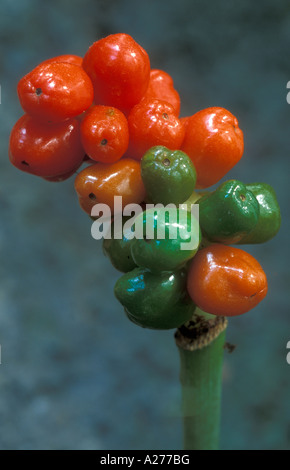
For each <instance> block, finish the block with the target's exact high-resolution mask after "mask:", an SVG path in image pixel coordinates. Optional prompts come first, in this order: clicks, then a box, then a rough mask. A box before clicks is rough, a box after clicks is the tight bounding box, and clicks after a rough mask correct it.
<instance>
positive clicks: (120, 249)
mask: <svg viewBox="0 0 290 470" xmlns="http://www.w3.org/2000/svg"><path fill="white" fill-rule="evenodd" d="M128 220H129V217H124V218H123V221H122V222H123V223H122V227H123V226H124V224H125V223H126V222H127V221H128ZM114 231H115V224H114V221H113V222H112V224H111V238H104V241H103V252H104V254H105V255H106V256H107V257H108V258H109V259H110V261H111V263H112V265H113V266H114V268H116V269H117V270H118V271H121V272H123V273H127V272H129V271H132V269H134V268H136V263H135V262H134V261H133V258H132V255H131V244H132V240H130V239H128V238H127V236H128V235H127V236H126V233H127V232H126V231H124V230H123V231H122V234H118V235H120V238H119V236H118V237H117V236H115V233H114Z"/></svg>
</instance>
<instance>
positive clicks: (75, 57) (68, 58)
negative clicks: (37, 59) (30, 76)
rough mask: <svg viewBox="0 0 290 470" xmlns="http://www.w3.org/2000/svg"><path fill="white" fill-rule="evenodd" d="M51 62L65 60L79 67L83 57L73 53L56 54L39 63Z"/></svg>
mask: <svg viewBox="0 0 290 470" xmlns="http://www.w3.org/2000/svg"><path fill="white" fill-rule="evenodd" d="M52 62H66V63H68V64H75V65H78V66H79V67H81V66H82V63H83V58H82V57H80V56H78V55H74V54H63V55H58V56H56V57H51V58H50V59H46V60H43V61H42V62H41V63H42V64H51V63H52Z"/></svg>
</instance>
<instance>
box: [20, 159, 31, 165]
mask: <svg viewBox="0 0 290 470" xmlns="http://www.w3.org/2000/svg"><path fill="white" fill-rule="evenodd" d="M21 163H22V165H25V166H29V163H27V162H26V161H25V160H23V161H22V162H21Z"/></svg>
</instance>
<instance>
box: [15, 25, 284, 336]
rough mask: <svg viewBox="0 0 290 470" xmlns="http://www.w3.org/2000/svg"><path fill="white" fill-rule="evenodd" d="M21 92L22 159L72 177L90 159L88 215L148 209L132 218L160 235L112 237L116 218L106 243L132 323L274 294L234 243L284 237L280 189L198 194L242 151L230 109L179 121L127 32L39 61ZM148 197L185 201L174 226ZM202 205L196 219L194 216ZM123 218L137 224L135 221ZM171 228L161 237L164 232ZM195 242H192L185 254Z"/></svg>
mask: <svg viewBox="0 0 290 470" xmlns="http://www.w3.org/2000/svg"><path fill="white" fill-rule="evenodd" d="M18 97H19V101H20V104H21V106H22V108H23V110H24V112H25V114H24V115H23V116H22V117H21V118H20V119H19V120H18V121H17V123H16V124H15V126H14V127H13V129H12V132H11V136H10V144H9V156H10V161H11V163H12V164H13V165H14V166H16V167H17V168H18V169H20V170H23V171H25V172H28V173H31V174H33V175H37V176H40V177H42V178H44V179H46V180H48V181H63V180H65V179H67V178H69V177H71V176H72V175H74V174H75V173H76V171H77V170H78V169H79V168H80V167H81V166H82V165H83V164H84V165H85V168H83V169H82V170H81V171H80V172H79V173H78V174H77V177H76V179H75V189H76V192H77V195H78V198H79V202H80V206H81V207H82V209H83V210H84V211H85V212H86V213H88V214H89V215H91V214H92V208H93V207H94V206H95V205H96V204H97V203H103V204H106V205H107V206H108V207H109V208H110V210H111V211H112V214H113V215H114V208H115V205H114V200H115V197H116V196H121V197H122V207H125V206H127V205H128V204H131V203H135V204H142V207H143V211H142V213H141V214H139V215H138V217H137V218H136V220H135V222H134V223H135V224H137V223H139V224H141V226H142V227H143V228H144V230H145V227H146V228H148V226H149V227H151V229H152V231H151V233H153V236H152V237H151V238H148V237H146V236H145V235H144V236H142V237H139V238H136V237H135V238H134V237H133V236H130V233H131V235H132V231H133V227H134V226H136V225H132V224H131V225H130V230H131V232H130V230H129V232H128V230H127V231H126V230H125V231H124V232H123V235H122V237H121V238H117V237H114V235H113V234H114V233H115V232H114V229H113V227H114V220H113V222H112V227H111V234H112V235H113V236H112V237H111V238H106V239H105V240H104V243H103V246H104V252H105V254H106V255H108V256H109V258H110V259H111V261H112V264H113V265H114V266H115V267H116V268H117V269H118V270H120V271H122V272H124V273H125V274H124V275H123V276H122V277H121V278H120V280H119V281H118V282H117V284H116V287H115V294H116V296H117V298H118V299H119V301H120V302H121V303H122V305H123V306H124V307H125V311H126V313H127V315H128V317H129V318H130V319H131V320H132V321H134V322H135V323H137V324H139V325H141V326H145V327H149V328H161V329H163V328H175V327H178V326H180V325H181V324H183V323H184V322H186V321H187V320H189V318H190V317H191V315H192V313H193V311H194V309H195V307H196V305H197V306H198V307H199V308H201V309H203V310H204V311H206V312H208V313H212V314H215V315H228V316H231V315H239V314H242V313H245V312H246V311H248V310H250V309H251V308H253V307H254V306H255V305H257V303H258V302H260V301H261V300H262V299H263V298H264V297H265V295H266V293H267V279H266V276H265V273H264V271H263V269H262V268H261V266H260V265H259V263H258V262H257V261H256V260H255V259H254V258H253V257H252V256H250V255H249V254H247V253H246V252H244V251H242V250H241V249H239V248H233V247H231V246H229V245H232V244H235V243H242V244H244V243H261V242H265V241H267V240H269V239H271V238H272V237H273V236H274V235H275V234H276V233H277V231H278V230H279V226H280V211H279V205H278V203H277V199H276V196H275V193H274V191H273V189H272V188H271V187H270V186H269V185H266V184H263V183H253V184H251V185H244V184H243V183H242V182H240V181H238V180H229V181H227V182H225V183H223V184H222V185H221V186H220V187H219V188H218V189H216V190H215V191H207V192H196V191H195V190H196V189H205V188H208V187H210V186H212V185H214V184H215V183H217V182H218V181H220V179H221V178H223V177H224V176H225V174H226V173H227V172H228V171H229V170H230V169H231V168H232V167H233V166H234V165H235V164H236V163H237V162H238V161H239V160H240V158H241V157H242V155H243V151H244V142H243V133H242V131H241V130H240V128H239V125H238V121H237V119H236V117H235V116H233V115H232V114H231V113H230V112H229V111H227V110H226V109H224V108H219V107H212V108H207V109H203V110H201V111H198V112H196V113H195V114H193V115H192V116H190V117H183V118H181V117H180V116H179V113H180V96H179V94H178V92H177V91H176V89H175V88H174V84H173V80H172V78H171V77H170V75H168V73H166V72H164V71H162V70H156V69H151V67H150V60H149V57H148V54H147V52H146V51H145V50H144V49H143V48H142V47H141V46H140V45H139V44H138V43H136V42H135V40H134V39H133V38H132V37H131V36H129V35H127V34H112V35H110V36H108V37H106V38H103V39H100V40H98V41H96V42H95V43H94V44H92V45H91V47H90V48H89V49H88V51H87V52H86V54H85V55H84V57H83V58H81V57H78V56H75V55H63V56H58V57H54V58H52V59H48V60H46V61H44V62H42V63H41V64H39V65H38V66H37V67H35V68H34V69H33V70H32V71H31V72H29V73H28V74H27V75H25V76H24V77H23V78H22V79H21V80H20V81H19V84H18ZM146 202H150V203H153V204H158V203H162V204H169V203H173V204H175V205H180V204H183V205H182V206H179V209H178V210H177V220H175V222H174V221H172V220H170V218H169V216H168V213H167V212H166V213H164V210H162V209H160V208H159V209H156V210H153V212H152V210H151V211H150V210H144V203H146ZM195 203H197V204H199V214H200V215H199V222H198V221H197V219H195V218H194V217H193V216H192V214H191V204H195ZM115 215H116V214H115ZM122 223H123V225H124V227H126V224H127V226H128V218H126V217H123V220H122ZM162 225H163V228H164V231H165V238H164V239H162V240H161V239H159V238H158V235H157V233H156V232H157V231H158V230H157V228H160V226H162ZM176 227H177V228H178V230H177V233H176V235H175V236H174V237H172V236H170V235H172V230H173V229H174V228H176ZM127 228H128V227H127ZM188 237H189V238H190V240H189V238H188ZM192 238H194V240H193V239H192ZM186 241H187V242H188V243H189V242H191V244H190V248H188V249H183V250H182V249H181V243H183V242H186Z"/></svg>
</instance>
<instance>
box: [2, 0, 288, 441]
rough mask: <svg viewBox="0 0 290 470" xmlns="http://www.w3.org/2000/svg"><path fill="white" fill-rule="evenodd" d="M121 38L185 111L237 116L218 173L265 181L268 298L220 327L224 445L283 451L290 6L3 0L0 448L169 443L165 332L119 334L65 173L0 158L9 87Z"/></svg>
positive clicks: (173, 377) (175, 403) (169, 342)
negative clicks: (238, 143) (226, 166)
mask: <svg viewBox="0 0 290 470" xmlns="http://www.w3.org/2000/svg"><path fill="white" fill-rule="evenodd" d="M115 32H126V33H129V34H131V35H132V36H133V37H134V39H135V40H137V41H138V42H139V43H140V44H141V45H142V46H143V47H144V48H145V49H146V50H147V52H148V53H149V55H150V59H151V64H152V67H154V68H162V69H164V70H166V71H167V72H169V73H170V74H171V75H172V77H173V78H174V82H175V86H176V88H177V89H178V91H179V92H180V95H181V99H182V115H183V116H184V115H189V114H193V113H194V112H196V111H198V110H199V109H201V108H205V107H208V106H223V107H225V108H228V109H229V110H230V111H231V112H232V113H233V114H235V115H236V116H237V118H238V120H239V123H240V127H241V128H242V129H243V131H244V136H245V153H244V157H243V159H242V160H241V161H240V163H239V164H238V165H237V166H236V167H235V168H234V169H233V170H232V171H231V172H230V174H228V175H227V178H229V177H234V178H238V179H240V180H242V181H245V182H253V181H265V182H267V183H269V184H271V185H273V186H274V187H275V188H276V190H277V195H278V199H279V202H280V204H281V208H282V216H283V224H282V227H281V231H280V233H279V234H278V236H277V237H276V239H274V240H273V241H271V242H269V243H267V244H265V245H262V246H250V247H246V249H247V250H248V251H250V252H251V253H252V254H253V255H254V256H255V257H256V258H257V259H258V260H259V261H260V263H261V264H262V266H263V267H264V269H265V271H266V273H267V275H268V280H269V294H268V296H267V298H266V299H265V300H264V301H263V302H262V303H261V304H260V305H259V306H258V307H257V308H256V309H255V310H254V311H252V312H250V313H248V314H247V315H244V316H242V317H238V318H234V319H232V320H231V321H230V326H229V329H228V341H229V342H231V343H233V344H235V345H237V349H236V351H235V352H234V353H233V354H231V355H230V354H227V353H226V354H225V367H224V393H223V421H222V437H221V442H222V448H223V449H290V401H289V391H290V365H287V362H286V352H287V351H286V344H287V342H288V341H290V315H289V284H290V283H289V280H290V276H289V228H290V227H289V177H290V172H289V153H290V152H289V146H290V145H289V143H290V105H288V104H287V101H286V95H287V89H286V85H287V82H288V81H289V80H290V56H289V50H290V41H289V40H290V37H289V35H290V4H289V2H288V1H287V0H277V1H275V2H274V1H273V0H264V1H263V2H252V1H250V0H243V1H241V2H229V1H226V0H223V1H216V0H215V1H214V0H208V1H207V2H204V1H202V0H179V1H178V2H175V1H173V0H167V1H166V2H165V1H160V0H147V1H146V2H136V1H134V0H122V1H118V0H111V1H110V2H109V1H106V0H80V1H77V0H51V1H50V2H43V1H40V0H1V4H0V37H1V42H0V57H1V62H0V71H1V74H0V82H1V105H0V122H1V125H0V134H1V139H0V145H1V160H0V178H1V186H0V207H1V222H0V260H1V261H0V276H1V277H0V279H1V282H0V344H1V352H2V354H1V361H2V364H1V366H0V448H1V449H108V450H109V449H181V448H182V426H181V421H180V388H179V381H178V380H179V378H178V374H179V359H178V354H177V350H176V347H175V344H174V340H173V332H172V331H169V332H154V331H149V330H148V331H147V330H142V329H140V328H138V327H136V326H134V325H133V324H130V323H129V321H128V320H127V318H125V316H124V314H123V312H122V310H121V308H120V306H119V305H118V303H117V301H116V300H115V299H114V297H113V287H114V283H115V281H116V279H117V278H118V276H119V275H120V274H119V273H118V272H117V271H115V270H114V269H113V268H112V267H111V266H110V263H109V261H108V260H107V259H106V258H105V257H104V256H103V254H102V246H101V243H99V242H96V241H94V240H93V239H92V238H91V235H90V226H91V225H90V220H89V219H88V217H87V216H86V215H85V214H84V213H83V212H82V211H81V210H80V208H79V206H78V202H77V198H76V196H75V193H74V189H73V179H71V180H68V181H66V182H64V183H62V184H53V183H48V182H45V181H44V180H41V179H38V178H36V177H32V176H30V175H27V174H24V173H20V172H19V171H18V170H16V169H15V168H14V167H12V166H11V165H10V163H9V161H8V155H7V150H8V139H9V133H10V130H11V128H12V126H13V124H14V123H15V121H16V120H17V119H18V118H19V117H20V116H21V115H22V111H21V108H20V106H19V104H18V100H17V95H16V85H17V82H18V80H19V79H20V78H21V77H22V76H23V75H24V74H25V73H27V72H28V71H29V70H30V69H31V68H33V67H34V66H35V65H37V63H38V62H40V61H42V60H44V59H46V58H48V57H52V56H55V55H59V54H66V53H73V54H79V55H84V53H85V52H86V50H87V48H88V47H89V45H90V44H91V43H92V42H94V41H95V40H96V39H99V38H101V37H103V36H106V35H108V34H111V33H115Z"/></svg>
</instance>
